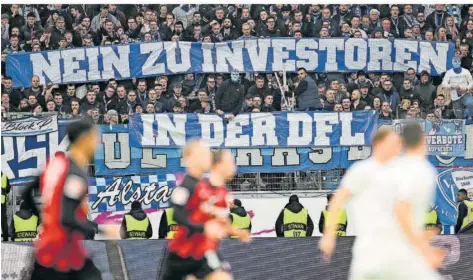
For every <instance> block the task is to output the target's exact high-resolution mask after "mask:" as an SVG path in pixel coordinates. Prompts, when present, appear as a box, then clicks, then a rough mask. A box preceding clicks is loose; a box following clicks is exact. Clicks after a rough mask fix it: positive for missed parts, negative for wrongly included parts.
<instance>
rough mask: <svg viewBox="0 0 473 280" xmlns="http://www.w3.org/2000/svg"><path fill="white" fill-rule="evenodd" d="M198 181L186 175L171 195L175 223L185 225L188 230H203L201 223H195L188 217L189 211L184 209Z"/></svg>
mask: <svg viewBox="0 0 473 280" xmlns="http://www.w3.org/2000/svg"><path fill="white" fill-rule="evenodd" d="M198 182H199V180H198V179H196V178H194V177H192V176H190V175H186V176H185V177H184V180H183V182H182V184H181V186H179V187H177V188H175V189H174V191H173V194H172V197H171V205H172V207H174V217H173V218H174V221H176V223H177V224H179V225H183V226H185V227H187V228H188V229H189V230H190V231H194V232H203V231H204V225H203V224H195V223H193V222H191V221H190V219H189V214H190V213H189V211H188V210H187V209H186V204H187V202H188V201H189V199H190V198H191V197H192V195H193V193H194V190H195V188H196V186H197V183H198Z"/></svg>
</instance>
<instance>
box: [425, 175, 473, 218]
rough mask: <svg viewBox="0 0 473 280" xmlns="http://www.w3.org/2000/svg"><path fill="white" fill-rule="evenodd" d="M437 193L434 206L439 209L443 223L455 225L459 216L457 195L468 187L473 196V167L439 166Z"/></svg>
mask: <svg viewBox="0 0 473 280" xmlns="http://www.w3.org/2000/svg"><path fill="white" fill-rule="evenodd" d="M437 170H438V173H439V174H438V175H437V193H436V196H435V202H434V208H435V209H437V213H438V215H439V218H440V221H441V222H442V224H443V225H455V224H456V223H457V217H458V212H457V208H458V203H457V200H456V195H457V192H458V190H459V189H466V190H467V192H468V195H469V196H470V197H472V196H473V168H471V167H465V168H451V169H445V168H437Z"/></svg>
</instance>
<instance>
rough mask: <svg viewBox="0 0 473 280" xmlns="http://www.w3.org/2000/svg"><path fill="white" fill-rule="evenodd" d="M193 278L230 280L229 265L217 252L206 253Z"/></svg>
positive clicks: (231, 277)
mask: <svg viewBox="0 0 473 280" xmlns="http://www.w3.org/2000/svg"><path fill="white" fill-rule="evenodd" d="M195 276H196V277H197V278H199V279H205V280H232V279H233V276H232V275H231V273H230V265H229V264H228V263H227V262H225V261H223V260H222V258H221V257H220V256H219V254H218V253H217V252H207V253H206V254H205V256H204V257H203V258H202V260H201V265H200V268H199V270H198V271H197V273H196V274H195Z"/></svg>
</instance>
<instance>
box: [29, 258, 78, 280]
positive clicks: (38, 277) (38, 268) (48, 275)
mask: <svg viewBox="0 0 473 280" xmlns="http://www.w3.org/2000/svg"><path fill="white" fill-rule="evenodd" d="M50 279H55V280H56V279H57V280H68V279H70V278H69V274H68V273H63V272H58V271H56V270H54V269H52V268H49V267H44V266H42V265H40V264H38V263H37V262H35V263H34V266H33V273H32V274H31V280H50Z"/></svg>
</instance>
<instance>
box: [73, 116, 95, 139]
mask: <svg viewBox="0 0 473 280" xmlns="http://www.w3.org/2000/svg"><path fill="white" fill-rule="evenodd" d="M94 128H95V124H94V123H93V121H92V120H91V119H90V118H84V119H81V120H79V121H75V122H72V123H70V124H69V125H68V126H67V127H66V134H67V135H68V137H69V141H70V142H71V144H74V143H76V142H77V140H78V139H79V138H80V137H81V136H82V135H84V134H86V133H88V132H90V131H92V130H93V129H94Z"/></svg>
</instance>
